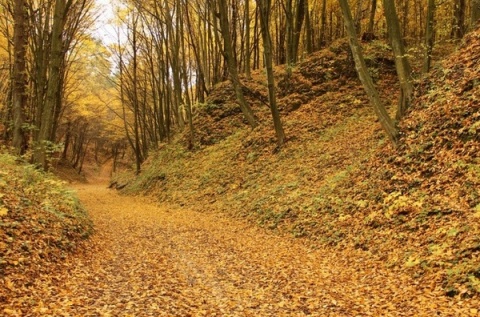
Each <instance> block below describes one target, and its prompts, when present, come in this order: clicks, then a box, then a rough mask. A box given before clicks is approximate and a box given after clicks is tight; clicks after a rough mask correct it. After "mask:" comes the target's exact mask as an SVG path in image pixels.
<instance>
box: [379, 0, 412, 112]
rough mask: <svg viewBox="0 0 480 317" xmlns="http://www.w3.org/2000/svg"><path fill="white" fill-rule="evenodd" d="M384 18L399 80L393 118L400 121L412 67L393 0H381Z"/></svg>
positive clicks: (408, 95) (407, 102)
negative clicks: (397, 99) (397, 101)
mask: <svg viewBox="0 0 480 317" xmlns="http://www.w3.org/2000/svg"><path fill="white" fill-rule="evenodd" d="M383 7H384V10H385V18H386V20H387V27H388V35H389V38H390V43H391V45H392V49H393V52H394V54H395V67H396V69H397V75H398V79H399V81H400V89H401V91H400V100H399V103H398V107H397V114H396V117H395V119H396V120H397V121H400V120H401V118H402V117H403V116H404V115H405V113H406V111H407V109H408V107H409V106H410V102H411V99H412V94H413V85H412V81H411V73H412V69H411V67H410V63H409V61H408V58H407V54H406V53H405V46H404V44H403V39H402V35H401V31H400V23H399V22H398V16H397V11H396V9H395V1H394V0H383Z"/></svg>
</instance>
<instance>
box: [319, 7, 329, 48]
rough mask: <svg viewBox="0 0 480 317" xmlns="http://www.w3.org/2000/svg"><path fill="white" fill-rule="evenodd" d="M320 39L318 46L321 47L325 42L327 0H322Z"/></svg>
mask: <svg viewBox="0 0 480 317" xmlns="http://www.w3.org/2000/svg"><path fill="white" fill-rule="evenodd" d="M320 18H321V23H320V41H319V48H321V47H323V46H324V45H325V43H326V40H325V39H326V34H325V32H326V29H327V0H322V14H321V16H320Z"/></svg>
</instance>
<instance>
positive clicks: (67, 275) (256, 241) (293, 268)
mask: <svg viewBox="0 0 480 317" xmlns="http://www.w3.org/2000/svg"><path fill="white" fill-rule="evenodd" d="M77 190H78V195H79V196H80V199H81V200H82V202H83V204H84V205H85V207H86V208H87V209H88V210H89V213H90V215H91V216H92V218H93V220H94V222H95V225H96V234H95V235H93V237H92V238H91V241H90V243H89V244H88V245H86V248H85V249H84V251H83V252H78V253H76V254H74V255H71V256H69V257H67V258H66V260H65V262H64V265H63V267H62V268H58V270H57V271H55V272H54V274H49V275H42V276H40V277H39V278H37V279H35V280H33V281H32V285H31V286H30V287H29V288H28V289H27V290H25V292H24V293H23V296H21V295H22V293H16V295H15V297H10V298H9V299H8V301H7V302H4V303H2V306H0V308H1V311H2V312H3V314H4V315H5V316H379V315H382V316H476V313H474V312H475V307H478V304H479V303H478V301H475V300H473V299H463V300H460V299H459V300H458V301H451V300H449V299H448V298H446V297H444V296H443V291H442V289H439V288H438V287H437V286H435V285H434V284H432V285H423V284H419V283H417V282H415V281H414V280H413V279H412V278H411V277H410V276H408V275H405V274H403V273H398V272H397V273H395V272H392V271H391V270H388V269H385V268H384V267H382V265H379V263H376V262H375V261H374V260H372V259H371V258H370V257H368V256H367V255H366V254H365V253H362V252H360V251H357V252H352V251H351V250H349V251H348V252H339V251H338V250H334V249H332V248H330V247H328V246H320V247H318V248H316V249H313V248H312V247H311V245H309V244H306V243H304V241H303V240H301V239H293V238H288V237H280V236H277V235H273V234H272V233H271V232H268V231H265V230H264V229H261V228H258V227H256V226H252V225H251V224H248V223H247V222H245V221H237V220H234V221H232V220H231V219H228V218H225V216H224V215H222V214H218V213H205V212H204V213H200V212H195V211H189V210H186V209H182V210H180V209H176V208H174V207H171V208H170V207H169V206H168V205H163V204H162V206H159V205H158V204H157V203H155V202H153V201H151V199H147V198H145V197H135V196H119V195H118V194H117V193H115V192H113V191H111V190H108V189H106V188H105V186H100V185H95V184H93V185H85V184H83V185H77Z"/></svg>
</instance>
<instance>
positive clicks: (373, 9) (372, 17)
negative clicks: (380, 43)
mask: <svg viewBox="0 0 480 317" xmlns="http://www.w3.org/2000/svg"><path fill="white" fill-rule="evenodd" d="M376 11H377V0H372V7H371V8H370V17H369V19H368V28H367V33H368V34H370V35H369V36H370V37H372V38H373V36H374V34H375V33H374V31H373V27H374V25H375V12H376Z"/></svg>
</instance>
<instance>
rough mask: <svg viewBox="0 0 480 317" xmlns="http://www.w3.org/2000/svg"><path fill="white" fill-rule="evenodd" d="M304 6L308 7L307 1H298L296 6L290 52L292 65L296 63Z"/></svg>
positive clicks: (303, 18)
mask: <svg viewBox="0 0 480 317" xmlns="http://www.w3.org/2000/svg"><path fill="white" fill-rule="evenodd" d="M306 6H308V0H298V2H297V6H296V11H295V12H296V15H295V24H294V29H293V43H292V44H293V47H292V52H291V55H292V56H291V60H292V63H293V64H295V63H297V61H298V48H299V45H300V35H301V34H302V27H303V21H304V20H305V11H306V10H307V9H306Z"/></svg>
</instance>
